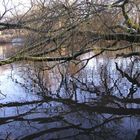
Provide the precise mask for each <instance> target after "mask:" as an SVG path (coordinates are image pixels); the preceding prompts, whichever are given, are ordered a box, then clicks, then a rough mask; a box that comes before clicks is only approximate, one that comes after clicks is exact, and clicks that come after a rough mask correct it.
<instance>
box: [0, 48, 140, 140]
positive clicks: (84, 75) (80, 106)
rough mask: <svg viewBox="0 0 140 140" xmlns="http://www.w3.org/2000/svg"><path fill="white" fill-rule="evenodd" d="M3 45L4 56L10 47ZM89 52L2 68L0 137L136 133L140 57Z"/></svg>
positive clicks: (117, 139)
mask: <svg viewBox="0 0 140 140" xmlns="http://www.w3.org/2000/svg"><path fill="white" fill-rule="evenodd" d="M3 48H4V49H5V50H4V52H5V54H4V53H3ZM3 48H0V50H2V53H1V54H2V55H3V57H7V54H8V52H9V51H10V49H11V48H10V46H9V47H8V46H4V47H3ZM8 55H9V54H8ZM92 55H93V52H91V53H89V54H85V55H83V56H82V57H81V58H80V59H79V60H77V61H73V62H67V63H62V64H59V63H47V62H42V63H35V64H34V63H28V64H21V63H16V64H12V65H7V66H2V67H0V72H1V76H0V98H1V100H0V138H1V139H7V140H8V139H17V140H28V139H29V140H30V139H44V140H59V139H60V140H62V139H69V140H77V139H79V140H80V139H86V140H92V139H93V140H94V139H95V140H112V139H113V140H124V139H127V140H134V139H135V136H136V134H137V137H138V133H137V130H138V129H139V128H140V123H139V120H140V118H139V115H140V109H139V108H140V94H139V93H140V58H139V57H131V58H125V59H124V58H117V59H114V58H111V57H109V58H108V57H107V56H106V55H104V56H100V57H96V58H93V59H90V60H89V59H88V58H89V57H91V56H92ZM50 68H51V69H50ZM138 132H139V131H138ZM136 140H137V139H136Z"/></svg>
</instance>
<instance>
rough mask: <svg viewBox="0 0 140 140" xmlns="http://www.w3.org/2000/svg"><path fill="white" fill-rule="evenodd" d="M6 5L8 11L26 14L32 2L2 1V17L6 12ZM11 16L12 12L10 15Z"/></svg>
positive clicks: (0, 5)
mask: <svg viewBox="0 0 140 140" xmlns="http://www.w3.org/2000/svg"><path fill="white" fill-rule="evenodd" d="M5 5H6V8H7V10H9V9H11V8H12V9H13V12H15V13H16V12H17V11H18V12H19V13H21V12H25V11H26V10H27V9H29V7H30V0H0V15H2V13H3V12H4V11H5ZM8 14H10V12H9V13H8Z"/></svg>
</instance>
